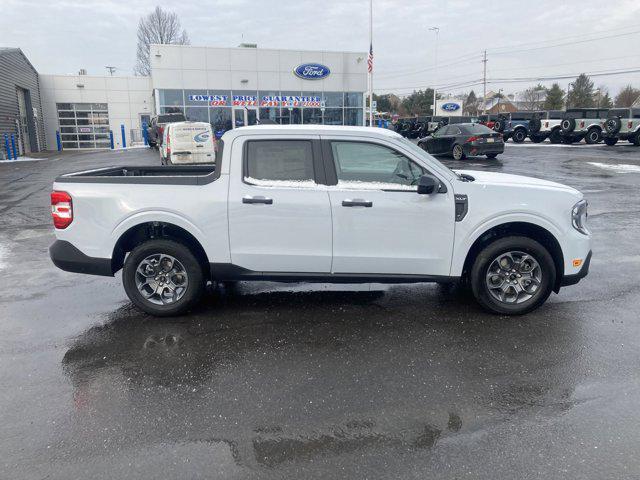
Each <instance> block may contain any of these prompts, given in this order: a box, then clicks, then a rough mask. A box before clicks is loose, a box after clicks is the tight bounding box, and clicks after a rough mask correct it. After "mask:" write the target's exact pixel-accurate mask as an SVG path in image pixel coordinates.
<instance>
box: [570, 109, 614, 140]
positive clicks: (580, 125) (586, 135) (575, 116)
mask: <svg viewBox="0 0 640 480" xmlns="http://www.w3.org/2000/svg"><path fill="white" fill-rule="evenodd" d="M608 111H609V109H608V108H606V109H605V108H569V109H567V111H566V112H565V114H564V118H563V119H562V122H561V124H560V134H561V136H562V141H563V142H564V143H575V142H579V141H581V140H582V139H584V141H585V142H587V143H588V144H595V143H600V142H601V141H602V125H603V124H604V122H605V120H606V118H607V112H608Z"/></svg>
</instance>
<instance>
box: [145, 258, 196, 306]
mask: <svg viewBox="0 0 640 480" xmlns="http://www.w3.org/2000/svg"><path fill="white" fill-rule="evenodd" d="M135 280H136V287H137V288H138V292H140V294H141V295H142V296H143V298H145V299H146V300H148V301H149V302H151V303H154V304H156V305H168V304H172V303H175V302H177V301H178V300H180V299H181V298H182V297H183V296H184V294H185V293H186V291H187V287H188V286H189V277H188V275H187V271H186V269H185V268H184V265H182V263H180V261H179V260H177V259H176V258H175V257H172V256H171V255H167V254H164V253H156V254H153V255H149V256H148V257H146V258H145V259H144V260H142V261H141V262H140V263H139V264H138V267H137V268H136V276H135Z"/></svg>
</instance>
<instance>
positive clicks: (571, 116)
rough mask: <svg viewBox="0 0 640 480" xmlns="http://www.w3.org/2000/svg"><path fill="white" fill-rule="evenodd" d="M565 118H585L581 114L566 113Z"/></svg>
mask: <svg viewBox="0 0 640 480" xmlns="http://www.w3.org/2000/svg"><path fill="white" fill-rule="evenodd" d="M565 118H585V117H584V113H583V112H567V113H566V114H565Z"/></svg>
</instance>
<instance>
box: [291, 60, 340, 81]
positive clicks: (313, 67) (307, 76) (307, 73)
mask: <svg viewBox="0 0 640 480" xmlns="http://www.w3.org/2000/svg"><path fill="white" fill-rule="evenodd" d="M293 73H295V74H296V76H297V77H300V78H303V79H304V80H321V79H323V78H326V77H328V76H329V74H330V73H331V70H329V67H327V66H326V65H320V64H319V63H303V64H302V65H298V66H297V67H296V68H294V70H293Z"/></svg>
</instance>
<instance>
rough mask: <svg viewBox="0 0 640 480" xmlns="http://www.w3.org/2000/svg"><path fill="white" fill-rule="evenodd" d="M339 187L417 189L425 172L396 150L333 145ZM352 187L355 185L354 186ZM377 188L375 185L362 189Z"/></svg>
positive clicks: (364, 145) (360, 144)
mask: <svg viewBox="0 0 640 480" xmlns="http://www.w3.org/2000/svg"><path fill="white" fill-rule="evenodd" d="M331 151H332V153H333V162H334V165H335V167H336V174H337V177H338V184H339V185H341V184H342V185H345V186H358V185H354V184H353V182H366V183H372V182H373V183H383V184H388V185H386V186H384V185H381V186H379V187H377V188H382V189H393V188H394V185H398V186H400V185H402V186H405V187H407V186H412V185H416V184H417V182H418V179H419V178H420V177H421V176H422V174H423V173H424V170H423V169H422V168H421V167H420V166H419V165H416V164H415V163H414V162H412V161H411V160H409V159H408V158H407V157H405V156H404V155H402V154H401V153H399V152H396V151H395V150H392V149H390V148H388V147H384V146H382V145H376V144H373V143H360V142H331ZM350 184H351V185H350ZM362 187H363V188H376V186H375V185H373V186H367V185H362Z"/></svg>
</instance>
